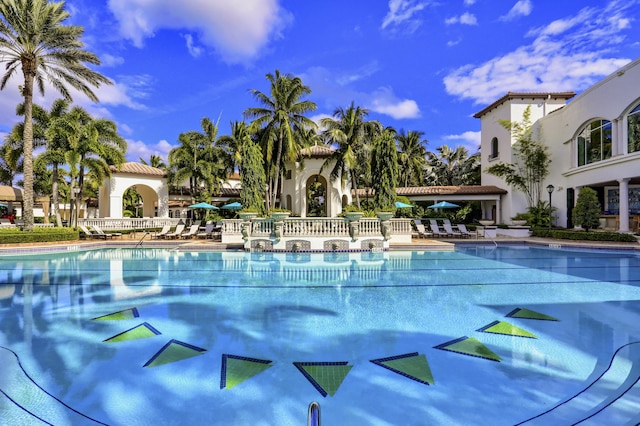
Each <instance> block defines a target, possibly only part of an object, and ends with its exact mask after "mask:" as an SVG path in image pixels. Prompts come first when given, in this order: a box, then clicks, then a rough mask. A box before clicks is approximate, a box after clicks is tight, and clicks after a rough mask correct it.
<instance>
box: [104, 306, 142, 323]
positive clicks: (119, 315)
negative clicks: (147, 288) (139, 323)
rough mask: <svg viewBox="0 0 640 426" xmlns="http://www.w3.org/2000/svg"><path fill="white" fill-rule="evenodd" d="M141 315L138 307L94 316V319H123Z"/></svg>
mask: <svg viewBox="0 0 640 426" xmlns="http://www.w3.org/2000/svg"><path fill="white" fill-rule="evenodd" d="M139 316H140V314H139V313H138V308H131V309H125V310H123V311H118V312H113V313H111V314H107V315H102V316H100V317H96V318H93V321H123V320H130V319H134V318H138V317H139Z"/></svg>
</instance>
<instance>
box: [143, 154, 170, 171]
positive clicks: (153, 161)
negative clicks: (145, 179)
mask: <svg viewBox="0 0 640 426" xmlns="http://www.w3.org/2000/svg"><path fill="white" fill-rule="evenodd" d="M140 162H141V163H142V164H144V165H145V166H151V167H155V168H156V169H161V170H167V165H166V164H165V162H164V160H163V159H162V157H160V156H159V155H156V154H151V156H149V161H148V162H147V161H146V160H145V159H144V158H142V157H140Z"/></svg>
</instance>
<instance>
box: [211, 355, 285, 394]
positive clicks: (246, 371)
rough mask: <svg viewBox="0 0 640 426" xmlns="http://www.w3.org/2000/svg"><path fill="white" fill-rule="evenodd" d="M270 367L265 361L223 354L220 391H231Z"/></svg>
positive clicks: (268, 362) (267, 361)
mask: <svg viewBox="0 0 640 426" xmlns="http://www.w3.org/2000/svg"><path fill="white" fill-rule="evenodd" d="M272 366H273V365H272V364H271V361H269V360H266V359H257V358H247V357H241V356H236V355H227V354H223V355H222V371H221V373H220V389H225V388H227V389H231V388H232V387H234V386H236V385H238V384H240V383H242V382H244V381H245V380H247V379H250V378H252V377H253V376H255V375H257V374H260V373H262V372H263V371H264V370H266V369H268V368H270V367H272Z"/></svg>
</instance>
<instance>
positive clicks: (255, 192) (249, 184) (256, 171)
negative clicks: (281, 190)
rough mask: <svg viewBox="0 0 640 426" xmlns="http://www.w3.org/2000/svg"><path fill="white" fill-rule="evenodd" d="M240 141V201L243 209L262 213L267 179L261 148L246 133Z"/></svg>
mask: <svg viewBox="0 0 640 426" xmlns="http://www.w3.org/2000/svg"><path fill="white" fill-rule="evenodd" d="M241 143H242V146H241V151H242V162H241V164H240V180H241V182H242V189H241V190H240V201H241V203H242V207H243V209H245V210H248V211H255V212H258V213H264V207H265V206H264V200H265V192H266V185H267V181H266V177H265V174H264V163H263V162H264V160H263V157H262V150H261V149H260V146H258V144H257V143H255V142H254V141H253V140H251V137H249V135H248V134H246V135H245V136H244V138H243V140H242V142H241Z"/></svg>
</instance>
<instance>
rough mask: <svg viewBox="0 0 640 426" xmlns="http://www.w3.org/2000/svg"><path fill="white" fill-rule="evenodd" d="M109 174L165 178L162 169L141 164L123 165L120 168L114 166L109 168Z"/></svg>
mask: <svg viewBox="0 0 640 426" xmlns="http://www.w3.org/2000/svg"><path fill="white" fill-rule="evenodd" d="M109 168H110V169H111V173H128V174H132V175H144V176H166V174H167V173H166V172H165V171H164V170H162V169H157V168H155V167H151V166H147V165H146V164H142V163H124V164H123V165H122V166H120V168H117V167H116V166H110V167H109Z"/></svg>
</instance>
